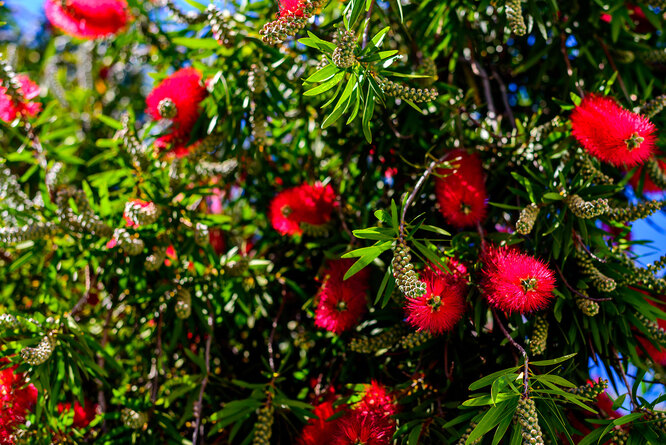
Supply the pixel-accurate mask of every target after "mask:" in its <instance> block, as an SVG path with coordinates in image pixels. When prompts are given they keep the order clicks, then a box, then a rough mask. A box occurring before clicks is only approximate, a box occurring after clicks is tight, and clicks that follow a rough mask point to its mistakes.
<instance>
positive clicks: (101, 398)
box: [97, 294, 114, 432]
mask: <svg viewBox="0 0 666 445" xmlns="http://www.w3.org/2000/svg"><path fill="white" fill-rule="evenodd" d="M111 295H112V296H111V302H110V304H109V308H108V310H107V311H106V317H105V318H104V327H103V328H102V340H101V341H100V343H99V344H100V347H101V349H102V350H103V349H104V348H105V347H106V344H107V343H108V342H109V326H110V325H111V316H112V315H113V306H114V297H113V294H111ZM97 366H98V367H99V368H100V369H104V356H103V355H102V354H98V356H97ZM97 386H98V390H97V404H98V405H99V410H100V412H101V413H102V414H106V394H104V387H103V385H102V382H101V380H99V379H97ZM106 429H107V427H106V417H104V420H103V421H102V431H103V432H106Z"/></svg>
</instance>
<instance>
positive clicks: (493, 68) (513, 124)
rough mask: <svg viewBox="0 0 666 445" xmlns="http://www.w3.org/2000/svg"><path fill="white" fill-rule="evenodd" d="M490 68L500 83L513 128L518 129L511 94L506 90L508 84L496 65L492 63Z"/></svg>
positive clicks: (503, 100)
mask: <svg viewBox="0 0 666 445" xmlns="http://www.w3.org/2000/svg"><path fill="white" fill-rule="evenodd" d="M490 69H491V71H492V72H493V78H495V80H496V81H497V84H498V85H499V88H500V92H501V93H502V102H503V103H504V108H505V109H506V114H507V115H508V118H509V123H510V124H511V128H513V129H514V130H516V118H515V117H514V115H513V110H512V109H511V105H510V104H509V96H508V95H507V92H506V85H504V81H503V80H502V78H501V77H500V75H499V73H498V72H497V69H495V66H493V65H491V67H490Z"/></svg>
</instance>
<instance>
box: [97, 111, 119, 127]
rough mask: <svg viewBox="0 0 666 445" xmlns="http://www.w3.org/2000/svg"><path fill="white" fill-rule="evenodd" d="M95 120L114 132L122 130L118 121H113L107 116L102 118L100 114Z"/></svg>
mask: <svg viewBox="0 0 666 445" xmlns="http://www.w3.org/2000/svg"><path fill="white" fill-rule="evenodd" d="M97 119H99V120H100V121H102V123H103V124H104V125H106V126H109V127H111V128H113V129H114V130H122V128H123V124H121V123H120V122H119V121H117V120H115V119H114V118H112V117H109V116H104V115H103V114H100V115H98V116H97Z"/></svg>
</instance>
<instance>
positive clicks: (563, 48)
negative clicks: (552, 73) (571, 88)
mask: <svg viewBox="0 0 666 445" xmlns="http://www.w3.org/2000/svg"><path fill="white" fill-rule="evenodd" d="M560 50H561V51H562V55H563V56H564V63H565V65H566V66H567V75H568V76H569V78H572V77H573V68H571V61H570V60H569V53H568V52H567V38H566V37H565V36H564V32H560ZM574 85H575V86H576V89H577V90H578V94H579V95H580V97H583V96H585V91H583V89H582V88H581V87H580V85H579V84H578V81H576V80H574Z"/></svg>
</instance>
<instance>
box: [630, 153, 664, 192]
mask: <svg viewBox="0 0 666 445" xmlns="http://www.w3.org/2000/svg"><path fill="white" fill-rule="evenodd" d="M657 164H659V168H660V169H661V171H662V172H663V173H664V174H666V159H657ZM643 169H644V167H640V168H639V169H638V170H637V171H636V173H634V175H633V176H632V177H631V179H630V180H629V184H630V185H631V186H632V187H633V188H634V190H635V189H637V188H638V182H639V181H640V179H641V176H643ZM663 191H664V189H662V188H660V187H659V186H658V185H657V184H655V183H654V182H652V180H651V179H650V177H649V176H648V175H647V174H646V175H645V181H643V192H644V193H659V192H663Z"/></svg>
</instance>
